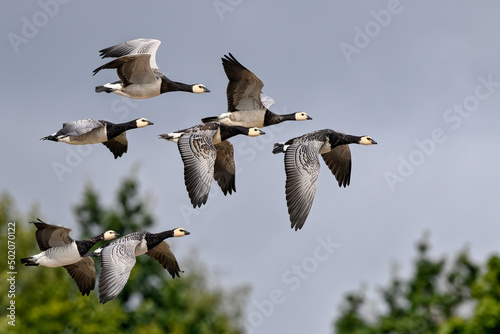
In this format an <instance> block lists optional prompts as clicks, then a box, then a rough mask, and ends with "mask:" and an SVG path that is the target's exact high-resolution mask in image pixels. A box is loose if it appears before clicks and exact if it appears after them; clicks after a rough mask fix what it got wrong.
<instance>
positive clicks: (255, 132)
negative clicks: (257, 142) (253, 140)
mask: <svg viewBox="0 0 500 334" xmlns="http://www.w3.org/2000/svg"><path fill="white" fill-rule="evenodd" d="M263 134H264V132H263V131H261V130H260V129H259V128H250V129H248V136H250V137H257V136H260V135H263Z"/></svg>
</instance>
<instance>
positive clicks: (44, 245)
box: [21, 219, 118, 296]
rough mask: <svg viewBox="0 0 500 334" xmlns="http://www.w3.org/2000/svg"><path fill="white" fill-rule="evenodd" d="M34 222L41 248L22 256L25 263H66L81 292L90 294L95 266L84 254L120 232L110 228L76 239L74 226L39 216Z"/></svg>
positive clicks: (56, 265)
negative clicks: (88, 236)
mask: <svg viewBox="0 0 500 334" xmlns="http://www.w3.org/2000/svg"><path fill="white" fill-rule="evenodd" d="M31 223H32V224H35V226H36V228H37V230H36V234H35V235H36V241H37V243H38V247H40V250H41V251H42V252H41V253H39V254H36V255H33V256H30V257H27V258H24V259H21V263H22V264H24V265H26V266H44V267H64V269H66V271H67V272H68V274H70V276H71V277H72V278H73V279H74V280H75V282H76V284H77V285H78V288H79V289H80V292H81V293H82V296H85V295H89V294H90V291H92V290H93V289H94V286H95V268H94V261H93V260H92V258H89V257H83V256H84V255H85V254H87V252H88V251H89V250H90V249H91V248H92V247H93V246H94V245H95V244H96V243H97V242H99V241H102V240H111V239H114V238H115V237H116V236H118V233H116V232H115V231H112V230H109V231H106V232H104V233H102V234H99V235H98V236H95V237H93V238H90V239H86V240H73V239H72V238H71V237H70V236H69V232H71V229H70V228H68V227H64V226H60V225H51V224H47V223H44V222H43V221H41V220H40V219H38V221H37V222H31Z"/></svg>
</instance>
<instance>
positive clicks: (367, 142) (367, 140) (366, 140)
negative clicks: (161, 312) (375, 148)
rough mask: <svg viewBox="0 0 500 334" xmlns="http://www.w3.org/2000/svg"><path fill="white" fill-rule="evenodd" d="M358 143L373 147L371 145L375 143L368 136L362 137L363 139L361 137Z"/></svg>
mask: <svg viewBox="0 0 500 334" xmlns="http://www.w3.org/2000/svg"><path fill="white" fill-rule="evenodd" d="M359 143H360V144H361V145H373V144H376V143H375V141H374V140H373V139H372V137H370V136H363V137H361V139H360V140H359Z"/></svg>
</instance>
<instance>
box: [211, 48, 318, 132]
mask: <svg viewBox="0 0 500 334" xmlns="http://www.w3.org/2000/svg"><path fill="white" fill-rule="evenodd" d="M224 57H225V58H222V65H223V67H224V72H226V76H227V78H228V79H229V83H228V84H227V90H226V95H227V111H228V112H227V113H223V114H221V115H219V116H215V117H206V118H203V119H202V122H204V123H205V122H212V121H218V122H221V123H224V124H226V125H240V126H245V127H258V128H262V127H265V126H269V125H273V124H278V123H281V122H284V121H305V120H311V119H312V118H311V117H309V116H308V115H307V114H306V113H305V112H295V113H292V114H286V115H277V114H275V113H273V112H272V111H271V110H269V109H268V108H269V107H270V106H271V105H272V104H273V103H274V100H273V99H271V98H270V97H269V96H267V95H264V94H262V87H263V86H264V84H263V83H262V81H261V80H260V79H259V78H258V77H257V76H256V75H255V74H253V73H252V72H251V71H250V70H249V69H247V68H246V67H245V66H243V65H241V64H240V63H239V62H238V61H237V60H236V58H234V56H233V55H232V54H231V53H229V56H227V55H224Z"/></svg>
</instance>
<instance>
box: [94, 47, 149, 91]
mask: <svg viewBox="0 0 500 334" xmlns="http://www.w3.org/2000/svg"><path fill="white" fill-rule="evenodd" d="M150 61H151V54H133V55H127V56H123V57H120V58H117V59H115V60H112V61H110V62H109V63H106V64H104V65H102V66H101V67H98V68H96V69H95V70H94V75H95V74H96V73H97V72H99V71H100V70H103V69H116V72H117V74H118V77H119V78H120V80H121V81H122V83H123V85H124V86H125V87H126V86H128V85H130V84H145V83H151V82H154V81H155V80H156V75H155V71H154V70H153V69H152V68H151V65H150Z"/></svg>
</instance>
